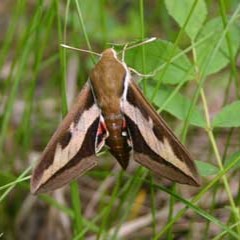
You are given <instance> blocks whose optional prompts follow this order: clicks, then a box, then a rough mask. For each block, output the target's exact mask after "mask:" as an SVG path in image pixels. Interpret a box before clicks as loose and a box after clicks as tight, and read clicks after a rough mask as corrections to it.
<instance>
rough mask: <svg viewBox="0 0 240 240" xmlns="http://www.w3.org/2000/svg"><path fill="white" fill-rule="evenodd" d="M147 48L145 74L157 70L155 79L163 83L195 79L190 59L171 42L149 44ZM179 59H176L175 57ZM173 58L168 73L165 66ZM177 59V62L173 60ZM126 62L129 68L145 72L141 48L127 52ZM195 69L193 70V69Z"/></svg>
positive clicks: (159, 41)
mask: <svg viewBox="0 0 240 240" xmlns="http://www.w3.org/2000/svg"><path fill="white" fill-rule="evenodd" d="M144 48H145V59H146V66H145V73H146V74H148V73H152V72H153V71H155V70H156V69H158V70H159V71H157V73H156V75H155V76H154V78H155V79H158V80H161V81H162V82H163V83H168V84H177V83H179V82H182V81H188V80H190V79H192V78H193V77H192V76H191V75H190V72H189V69H190V68H192V64H191V62H190V61H189V59H188V57H187V56H186V55H185V54H184V53H182V51H181V50H180V49H179V48H176V47H174V45H173V44H172V43H170V42H167V41H163V40H157V41H154V42H152V43H148V44H146V45H145V46H144ZM176 55H177V57H176V58H175V56H176ZM169 58H171V59H172V60H171V62H170V64H169V65H168V66H167V69H166V71H165V70H164V74H162V73H163V69H164V67H165V66H166V65H165V64H166V63H167V62H168V61H169ZM173 58H175V60H173ZM125 61H126V63H127V65H128V66H131V67H133V68H134V69H136V70H137V71H139V72H143V65H142V49H141V48H140V47H137V48H133V49H130V50H128V51H127V52H126V58H125ZM192 69H193V68H192Z"/></svg>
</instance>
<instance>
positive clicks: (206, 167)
mask: <svg viewBox="0 0 240 240" xmlns="http://www.w3.org/2000/svg"><path fill="white" fill-rule="evenodd" d="M194 162H195V163H196V166H197V169H198V172H199V175H200V176H203V177H207V176H212V175H216V174H217V173H218V171H219V170H218V168H217V167H216V166H214V165H212V164H211V163H206V162H202V161H199V160H196V161H194Z"/></svg>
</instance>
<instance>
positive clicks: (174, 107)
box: [147, 86, 205, 128]
mask: <svg viewBox="0 0 240 240" xmlns="http://www.w3.org/2000/svg"><path fill="white" fill-rule="evenodd" d="M153 91H154V88H153V87H151V86H148V88H147V95H148V96H149V98H150V97H151V95H152V93H153ZM172 91H173V90H172V89H170V88H166V87H161V89H160V90H159V92H158V94H157V96H156V97H155V99H154V101H153V102H154V104H155V105H156V106H158V107H161V106H162V104H163V103H165V101H166V100H167V99H168V97H169V96H170V95H171V93H172ZM190 106H191V100H190V99H188V98H187V97H185V96H183V95H182V94H180V93H176V94H175V95H174V97H173V98H172V99H171V100H170V101H169V102H168V103H167V105H166V106H165V107H164V110H165V111H167V112H169V113H170V114H172V115H173V116H175V117H177V118H178V119H181V120H185V119H186V117H187V114H188V111H189V108H190ZM189 123H190V124H192V125H195V126H199V127H202V128H204V126H205V121H204V118H203V115H202V113H201V112H200V111H199V109H198V108H197V106H194V107H193V109H192V114H191V116H190V118H189Z"/></svg>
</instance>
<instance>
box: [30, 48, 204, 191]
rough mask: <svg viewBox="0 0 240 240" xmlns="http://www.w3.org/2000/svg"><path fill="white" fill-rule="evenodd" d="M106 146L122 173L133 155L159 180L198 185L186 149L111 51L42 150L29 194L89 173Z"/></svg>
mask: <svg viewBox="0 0 240 240" xmlns="http://www.w3.org/2000/svg"><path fill="white" fill-rule="evenodd" d="M105 144H106V145H107V146H108V147H109V151H110V153H111V154H112V155H113V156H114V157H115V158H116V160H117V161H118V162H119V164H120V165H121V166H122V168H123V169H126V168H127V166H128V163H129V159H130V157H131V156H132V157H133V159H134V160H135V161H137V162H138V163H140V164H141V165H143V166H145V167H146V168H148V169H150V170H152V171H153V172H154V173H156V174H158V175H160V176H163V177H166V178H168V179H170V180H172V181H176V182H179V183H182V184H189V185H194V186H199V179H198V174H197V171H196V167H195V165H194V162H193V160H192V159H191V157H190V155H189V153H188V151H187V149H186V148H185V147H184V146H183V145H182V144H181V143H180V141H179V140H178V139H177V137H176V136H175V135H174V134H173V132H172V131H171V130H170V129H169V127H168V126H167V124H166V123H165V121H164V120H163V119H162V118H161V117H160V116H159V115H158V114H157V113H156V111H155V110H154V108H153V107H152V106H151V105H150V103H149V102H148V101H147V100H146V98H145V97H144V95H143V94H142V92H141V90H140V89H139V88H138V86H137V85H136V83H135V82H134V81H133V79H132V77H131V74H130V70H129V69H128V67H127V66H126V64H125V63H124V62H122V61H120V60H119V59H118V58H117V54H116V52H115V51H114V50H113V49H112V48H109V49H106V50H105V51H104V52H103V53H102V54H101V58H100V60H99V62H98V63H97V64H96V65H95V67H94V68H93V70H92V71H91V74H90V77H89V80H88V81H87V83H86V84H85V86H84V87H83V89H82V90H81V92H80V94H79V96H78V98H77V100H76V103H75V104H74V105H73V107H72V108H71V110H70V111H69V113H68V114H67V116H66V117H65V118H64V120H63V121H62V123H61V124H60V126H59V127H58V129H57V131H56V132H55V134H54V135H53V136H52V138H51V140H50V142H49V143H48V145H47V147H46V148H45V150H44V152H43V155H42V157H41V159H40V160H39V162H38V164H37V166H36V168H35V170H34V171H33V174H32V178H31V192H32V193H40V192H47V191H52V190H54V189H57V188H59V187H62V186H63V185H64V184H66V183H68V182H70V181H71V180H73V179H76V178H77V177H78V176H80V175H82V174H83V173H85V172H86V171H88V170H90V169H91V168H93V167H94V166H96V165H97V162H98V158H97V157H96V155H95V154H96V153H97V152H99V151H100V150H101V149H102V147H103V146H104V145H105Z"/></svg>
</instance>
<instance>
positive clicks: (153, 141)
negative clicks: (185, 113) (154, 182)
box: [122, 80, 200, 186]
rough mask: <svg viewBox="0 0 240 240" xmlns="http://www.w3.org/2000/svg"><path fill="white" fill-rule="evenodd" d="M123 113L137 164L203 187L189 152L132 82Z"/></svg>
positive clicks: (168, 176) (123, 103)
mask: <svg viewBox="0 0 240 240" xmlns="http://www.w3.org/2000/svg"><path fill="white" fill-rule="evenodd" d="M122 111H123V113H124V114H125V118H126V122H127V125H128V129H129V132H130V136H131V140H132V144H133V157H134V159H135V160H136V161H137V162H139V163H140V164H141V165H143V166H145V167H147V168H149V169H150V170H152V171H153V172H155V173H157V174H159V175H160V176H163V177H166V178H168V179H170V180H172V181H176V182H179V183H184V184H189V185H195V186H198V185H199V184H200V183H199V179H198V174H197V170H196V167H195V165H194V162H193V160H192V158H191V157H190V154H189V152H188V151H187V149H186V148H185V147H184V146H183V145H182V144H181V142H180V141H179V140H178V139H177V137H176V136H175V135H174V133H173V132H172V131H171V130H170V128H169V127H168V126H167V124H166V123H165V121H164V120H163V119H162V118H161V117H160V116H159V115H158V114H157V113H156V111H155V110H154V109H153V107H152V106H151V105H150V104H149V102H148V101H147V100H146V98H145V97H144V95H143V94H142V92H141V90H140V89H139V88H138V86H137V85H136V84H135V82H134V81H133V80H130V81H129V83H128V92H127V95H126V99H123V101H122Z"/></svg>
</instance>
